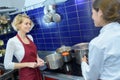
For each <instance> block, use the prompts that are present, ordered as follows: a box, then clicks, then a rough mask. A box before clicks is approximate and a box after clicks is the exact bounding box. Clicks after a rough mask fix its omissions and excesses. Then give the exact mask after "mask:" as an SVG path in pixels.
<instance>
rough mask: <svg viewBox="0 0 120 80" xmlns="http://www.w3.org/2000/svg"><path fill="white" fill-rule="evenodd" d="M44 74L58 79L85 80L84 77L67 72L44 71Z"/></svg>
mask: <svg viewBox="0 0 120 80" xmlns="http://www.w3.org/2000/svg"><path fill="white" fill-rule="evenodd" d="M43 76H47V77H50V78H55V79H58V80H84V78H83V77H80V76H73V75H66V74H61V73H54V72H46V71H44V72H43Z"/></svg>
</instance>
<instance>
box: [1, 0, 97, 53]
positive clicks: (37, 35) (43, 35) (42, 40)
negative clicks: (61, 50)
mask: <svg viewBox="0 0 120 80" xmlns="http://www.w3.org/2000/svg"><path fill="white" fill-rule="evenodd" d="M56 9H57V10H56V12H57V13H59V14H60V15H61V18H62V20H61V22H59V23H55V22H51V23H45V22H44V21H43V16H44V13H43V7H40V8H37V9H33V10H29V11H26V13H27V14H28V15H29V16H30V18H31V19H32V20H33V22H34V23H35V26H34V28H33V30H32V31H31V32H30V33H31V35H32V36H33V37H34V41H35V43H36V45H37V48H38V50H41V51H47V50H48V51H49V50H50V51H53V50H56V49H57V48H58V47H60V46H61V45H66V46H72V45H74V44H77V43H80V42H89V41H90V40H91V39H92V38H94V37H95V36H97V35H98V33H99V29H97V28H95V27H94V24H93V21H92V19H91V1H89V0H68V1H67V2H65V3H61V4H58V5H56ZM13 16H14V15H13ZM13 16H12V17H13ZM14 35H15V33H11V34H9V35H5V36H0V39H4V40H5V43H6V42H7V40H8V38H10V37H12V36H14Z"/></svg>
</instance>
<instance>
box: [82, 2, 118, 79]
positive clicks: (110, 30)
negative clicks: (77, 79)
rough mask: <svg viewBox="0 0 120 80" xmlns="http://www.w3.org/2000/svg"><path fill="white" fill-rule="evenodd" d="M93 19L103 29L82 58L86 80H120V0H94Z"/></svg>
mask: <svg viewBox="0 0 120 80" xmlns="http://www.w3.org/2000/svg"><path fill="white" fill-rule="evenodd" d="M92 19H93V21H94V24H95V26H96V27H102V28H101V30H100V33H99V35H98V36H97V37H95V38H94V39H92V40H91V41H90V43H89V53H88V60H87V58H86V56H84V57H83V58H82V63H81V68H82V74H83V77H84V78H85V80H120V0H94V1H93V7H92Z"/></svg>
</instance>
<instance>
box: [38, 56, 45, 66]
mask: <svg viewBox="0 0 120 80" xmlns="http://www.w3.org/2000/svg"><path fill="white" fill-rule="evenodd" d="M44 64H45V63H44V60H42V59H41V58H39V57H38V58H37V66H38V67H39V66H44Z"/></svg>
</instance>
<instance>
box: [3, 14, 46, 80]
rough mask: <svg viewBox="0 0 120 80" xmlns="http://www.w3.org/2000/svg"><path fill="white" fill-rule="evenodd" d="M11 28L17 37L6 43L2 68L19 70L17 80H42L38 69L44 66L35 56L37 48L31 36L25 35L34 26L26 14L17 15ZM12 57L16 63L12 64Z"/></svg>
mask: <svg viewBox="0 0 120 80" xmlns="http://www.w3.org/2000/svg"><path fill="white" fill-rule="evenodd" d="M12 26H13V28H14V30H15V31H17V35H16V36H14V37H12V38H10V39H9V40H8V42H7V47H6V53H5V58H4V66H5V68H6V69H19V80H42V75H41V73H40V70H39V68H38V67H40V66H43V65H44V61H43V60H42V59H41V58H39V56H38V55H37V48H36V45H35V44H34V42H33V38H32V36H31V35H27V33H28V32H29V31H30V30H31V29H32V28H33V26H34V24H33V22H32V21H31V19H30V18H29V16H27V15H26V14H18V15H17V16H16V17H15V18H14V20H13V22H12ZM13 56H15V57H16V58H17V60H18V61H19V62H18V63H16V62H12V59H13Z"/></svg>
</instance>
